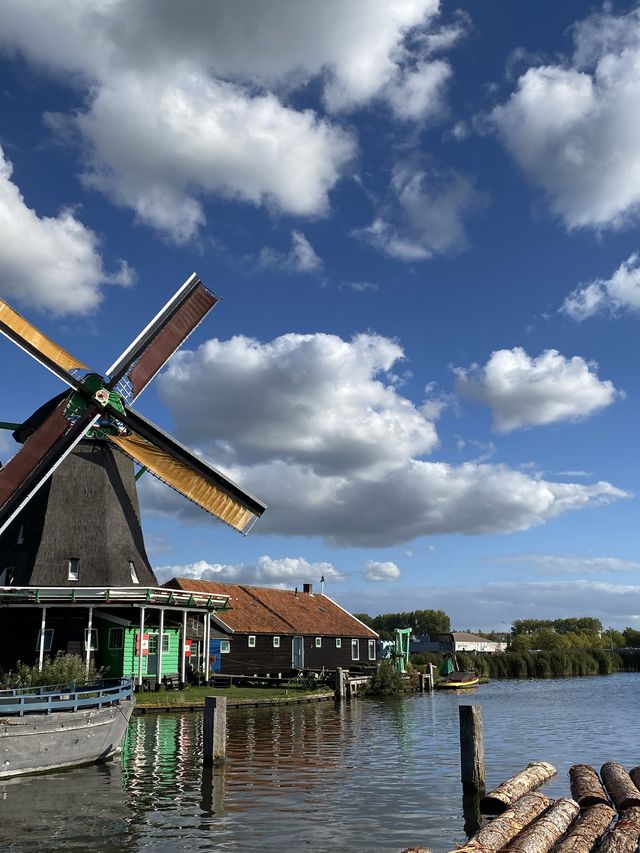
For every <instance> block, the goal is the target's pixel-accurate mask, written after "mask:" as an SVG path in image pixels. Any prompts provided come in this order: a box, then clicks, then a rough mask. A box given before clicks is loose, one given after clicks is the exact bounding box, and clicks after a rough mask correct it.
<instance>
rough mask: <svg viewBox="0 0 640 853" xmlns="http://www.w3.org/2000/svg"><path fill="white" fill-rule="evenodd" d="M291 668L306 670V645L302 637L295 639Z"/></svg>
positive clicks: (292, 645) (292, 646)
mask: <svg viewBox="0 0 640 853" xmlns="http://www.w3.org/2000/svg"><path fill="white" fill-rule="evenodd" d="M291 668H292V669H304V645H303V642H302V637H294V638H293V642H292V644H291Z"/></svg>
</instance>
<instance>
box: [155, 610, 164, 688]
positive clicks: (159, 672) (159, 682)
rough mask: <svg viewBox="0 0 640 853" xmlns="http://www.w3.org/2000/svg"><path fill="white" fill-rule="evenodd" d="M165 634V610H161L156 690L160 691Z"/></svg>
mask: <svg viewBox="0 0 640 853" xmlns="http://www.w3.org/2000/svg"><path fill="white" fill-rule="evenodd" d="M163 634H164V608H160V628H159V630H158V657H157V661H158V671H157V673H156V690H160V685H161V684H162V660H163V654H162V635H163Z"/></svg>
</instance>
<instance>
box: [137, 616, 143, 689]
mask: <svg viewBox="0 0 640 853" xmlns="http://www.w3.org/2000/svg"><path fill="white" fill-rule="evenodd" d="M143 636H144V607H141V608H140V640H139V645H138V690H140V689H141V688H142V637H143Z"/></svg>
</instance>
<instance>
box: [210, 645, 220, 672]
mask: <svg viewBox="0 0 640 853" xmlns="http://www.w3.org/2000/svg"><path fill="white" fill-rule="evenodd" d="M220 645H221V641H220V640H209V672H220Z"/></svg>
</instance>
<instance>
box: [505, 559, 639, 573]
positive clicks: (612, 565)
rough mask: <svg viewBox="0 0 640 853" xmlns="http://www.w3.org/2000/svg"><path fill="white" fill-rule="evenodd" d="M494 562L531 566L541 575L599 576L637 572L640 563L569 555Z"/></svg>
mask: <svg viewBox="0 0 640 853" xmlns="http://www.w3.org/2000/svg"><path fill="white" fill-rule="evenodd" d="M496 562H500V563H505V564H508V565H523V564H524V565H531V566H533V567H534V568H536V569H537V570H538V571H539V572H540V573H541V574H552V575H560V574H581V575H586V574H589V575H591V574H600V573H611V572H638V573H639V576H640V563H637V562H635V561H633V560H622V559H620V558H619V557H582V556H578V555H571V554H514V555H513V556H511V557H501V558H500V559H499V560H496Z"/></svg>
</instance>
